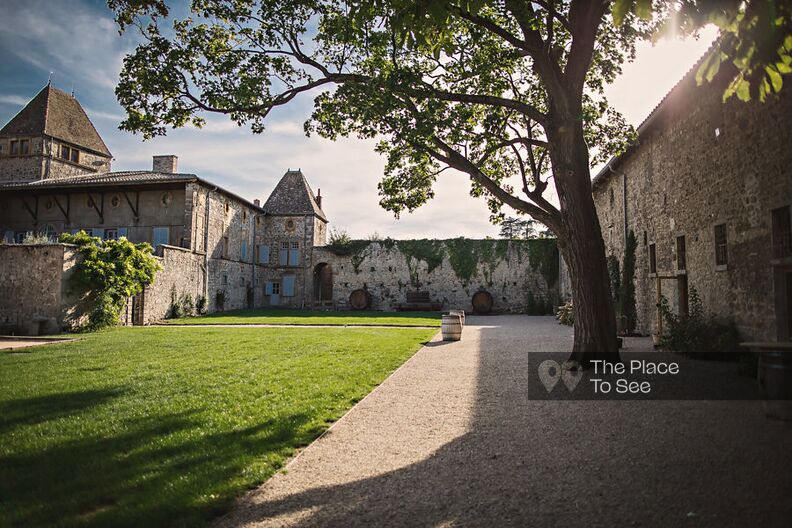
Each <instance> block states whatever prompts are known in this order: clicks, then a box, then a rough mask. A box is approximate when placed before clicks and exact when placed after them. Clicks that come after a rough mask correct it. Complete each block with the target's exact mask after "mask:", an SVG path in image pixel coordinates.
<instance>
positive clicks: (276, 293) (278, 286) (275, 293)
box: [272, 282, 280, 295]
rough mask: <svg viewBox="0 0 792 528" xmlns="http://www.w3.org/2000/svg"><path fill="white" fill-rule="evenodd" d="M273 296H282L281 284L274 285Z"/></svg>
mask: <svg viewBox="0 0 792 528" xmlns="http://www.w3.org/2000/svg"><path fill="white" fill-rule="evenodd" d="M272 295H280V282H273V283H272Z"/></svg>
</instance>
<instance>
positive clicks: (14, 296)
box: [0, 244, 80, 335]
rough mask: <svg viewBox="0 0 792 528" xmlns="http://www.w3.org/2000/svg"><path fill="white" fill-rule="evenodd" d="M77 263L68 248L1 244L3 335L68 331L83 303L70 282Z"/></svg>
mask: <svg viewBox="0 0 792 528" xmlns="http://www.w3.org/2000/svg"><path fill="white" fill-rule="evenodd" d="M78 260H79V256H78V254H77V253H76V251H75V248H74V247H73V246H69V245H64V244H43V245H5V244H0V262H2V266H0V334H6V333H16V334H21V335H37V334H39V333H55V332H58V331H60V330H62V329H65V328H67V327H68V326H69V324H70V323H71V319H72V318H73V317H74V314H75V312H76V307H77V303H78V302H79V299H80V295H79V291H77V289H76V287H75V285H74V284H72V282H71V281H70V279H71V277H72V274H73V272H74V270H75V267H76V264H77V262H78Z"/></svg>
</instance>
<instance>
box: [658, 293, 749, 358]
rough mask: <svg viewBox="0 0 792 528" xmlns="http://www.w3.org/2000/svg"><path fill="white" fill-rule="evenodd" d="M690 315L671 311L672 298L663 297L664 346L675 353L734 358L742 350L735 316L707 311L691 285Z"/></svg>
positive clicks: (661, 341) (661, 299) (662, 337)
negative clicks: (724, 316)
mask: <svg viewBox="0 0 792 528" xmlns="http://www.w3.org/2000/svg"><path fill="white" fill-rule="evenodd" d="M689 306H690V309H689V313H688V316H687V317H681V316H679V315H677V314H675V313H674V312H673V311H671V308H670V306H669V303H668V299H666V298H665V297H661V298H660V315H661V316H662V317H663V321H665V328H664V331H663V335H662V336H660V345H661V346H662V347H664V348H667V349H669V350H671V351H673V352H679V353H682V354H686V355H689V356H691V357H701V358H709V359H722V358H734V355H733V354H731V353H733V352H737V351H739V343H740V334H739V332H738V331H737V326H736V325H735V324H734V321H732V320H731V319H726V318H722V317H717V316H715V315H712V314H705V312H704V307H703V305H702V303H701V298H700V297H699V295H698V292H697V291H696V289H695V288H692V287H691V288H690V304H689Z"/></svg>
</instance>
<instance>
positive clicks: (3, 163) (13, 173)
mask: <svg viewBox="0 0 792 528" xmlns="http://www.w3.org/2000/svg"><path fill="white" fill-rule="evenodd" d="M13 139H27V140H29V141H30V150H29V153H28V154H26V155H17V156H11V146H10V142H11V140H13ZM61 145H66V146H67V147H69V148H73V146H72V145H71V144H68V143H62V142H60V141H58V140H54V139H51V138H49V137H43V136H39V137H23V138H15V137H14V138H12V137H4V138H0V182H22V181H37V180H41V179H44V178H53V179H58V178H69V177H72V176H76V175H78V174H85V173H89V172H109V171H110V168H111V162H112V160H111V158H108V157H106V156H104V155H100V154H95V153H93V152H89V151H87V150H83V149H81V148H79V147H77V150H79V151H80V154H79V159H78V161H77V162H72V161H71V160H64V159H62V158H60V156H59V155H58V153H59V152H60V148H61Z"/></svg>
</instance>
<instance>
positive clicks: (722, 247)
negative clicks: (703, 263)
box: [715, 224, 729, 266]
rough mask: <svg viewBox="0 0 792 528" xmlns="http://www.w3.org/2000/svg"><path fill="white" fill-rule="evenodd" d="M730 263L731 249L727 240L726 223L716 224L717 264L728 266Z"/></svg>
mask: <svg viewBox="0 0 792 528" xmlns="http://www.w3.org/2000/svg"><path fill="white" fill-rule="evenodd" d="M728 263H729V250H728V243H727V240H726V224H718V225H716V226H715V265H716V266H726V265H727V264H728Z"/></svg>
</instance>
